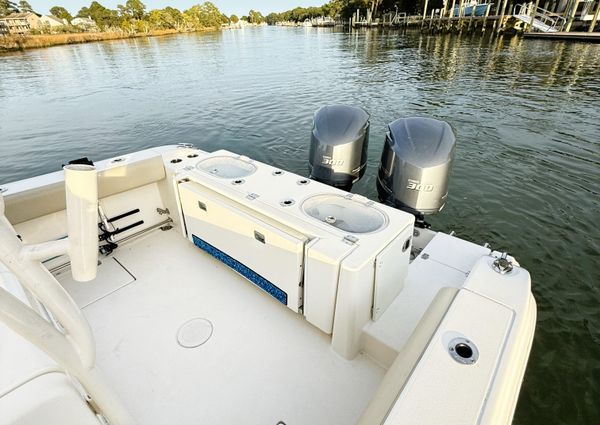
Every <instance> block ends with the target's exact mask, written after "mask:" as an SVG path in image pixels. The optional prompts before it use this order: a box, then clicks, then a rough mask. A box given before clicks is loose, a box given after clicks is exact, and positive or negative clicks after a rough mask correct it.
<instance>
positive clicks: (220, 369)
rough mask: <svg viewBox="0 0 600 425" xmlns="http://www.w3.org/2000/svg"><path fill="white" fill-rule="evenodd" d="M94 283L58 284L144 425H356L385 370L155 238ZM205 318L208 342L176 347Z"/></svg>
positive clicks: (173, 240) (190, 252)
mask: <svg viewBox="0 0 600 425" xmlns="http://www.w3.org/2000/svg"><path fill="white" fill-rule="evenodd" d="M102 262H103V264H102V265H101V266H100V267H99V271H98V277H97V279H96V280H95V281H93V282H91V283H75V282H73V281H72V280H70V274H69V273H68V272H65V273H63V274H61V275H60V276H58V278H59V280H60V281H61V283H63V284H64V285H65V287H66V288H67V289H68V290H69V291H70V292H71V293H72V295H73V297H74V299H75V300H76V301H77V302H78V304H79V305H80V306H82V307H83V312H84V314H85V316H86V317H87V319H88V320H89V322H90V324H91V326H92V329H93V331H94V335H95V338H96V346H97V363H98V365H99V367H100V368H101V369H102V371H103V372H104V373H105V375H106V376H107V379H108V381H109V383H110V384H112V386H113V388H115V391H116V392H117V393H118V395H119V396H120V397H121V398H122V399H123V401H124V403H125V405H126V406H128V408H129V409H130V411H131V413H132V414H133V416H134V418H135V419H136V420H137V421H138V423H140V424H144V425H152V424H160V425H164V424H170V423H172V424H178V425H185V424H194V425H195V424H236V425H237V424H241V423H243V424H248V425H250V424H261V425H265V424H267V425H268V424H273V425H275V424H277V423H278V421H283V422H284V423H286V424H288V425H299V424H314V425H316V424H327V425H330V424H340V425H342V424H352V423H354V422H356V420H357V418H358V417H359V416H360V414H361V412H362V411H363V409H364V408H365V407H366V405H367V404H368V402H369V400H370V397H371V395H372V394H373V392H374V391H375V389H376V387H377V386H378V384H379V382H380V381H381V379H382V377H383V375H384V373H385V371H384V369H383V368H381V367H379V366H378V365H376V364H375V363H374V362H373V361H372V360H371V359H370V358H368V357H366V356H363V355H359V356H358V357H357V358H356V359H354V360H353V361H347V360H345V359H343V358H341V357H340V356H338V355H337V354H335V353H334V352H333V351H332V349H331V347H330V338H329V337H328V336H327V335H325V334H323V333H321V332H320V331H319V330H317V329H316V328H315V327H313V326H311V325H310V324H309V323H307V322H306V321H305V320H304V319H302V317H301V316H300V315H297V314H295V313H293V312H292V311H290V310H289V309H287V308H285V307H284V306H283V305H281V304H280V303H279V302H278V301H276V300H274V299H272V298H271V297H269V296H268V295H266V294H265V293H264V292H262V291H261V290H260V289H258V288H256V287H254V286H253V285H252V284H251V283H249V282H248V281H246V280H245V279H243V278H242V277H240V276H239V275H238V274H236V273H235V272H233V271H232V270H230V269H228V268H227V267H225V266H224V265H222V264H221V263H219V262H218V261H216V260H215V259H213V258H212V257H210V256H208V255H207V254H205V253H203V252H202V251H200V250H199V249H197V248H196V247H194V245H192V244H191V243H190V242H189V241H187V240H185V239H184V238H183V237H182V236H181V235H180V234H178V233H177V232H176V231H174V230H171V231H167V232H162V231H155V232H153V233H151V234H149V235H147V236H145V237H143V238H141V239H139V240H137V241H135V242H131V243H129V244H127V245H123V246H122V247H120V248H119V249H118V250H117V251H115V253H114V254H113V255H112V256H111V257H106V258H104V259H103V260H102ZM193 318H205V319H208V320H210V322H211V323H212V325H213V333H212V336H211V337H210V339H209V340H208V341H207V342H206V343H205V344H203V345H201V346H199V347H197V348H191V349H188V348H183V347H182V346H180V345H179V344H178V342H177V337H176V335H177V331H178V329H179V327H180V326H181V325H183V324H184V323H185V322H187V321H189V320H190V319H193Z"/></svg>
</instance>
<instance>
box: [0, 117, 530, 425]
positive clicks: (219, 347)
mask: <svg viewBox="0 0 600 425" xmlns="http://www.w3.org/2000/svg"><path fill="white" fill-rule="evenodd" d="M369 130H370V122H369V116H368V114H367V113H366V112H364V111H362V110H361V109H359V108H351V107H344V106H332V107H325V108H322V109H321V110H319V111H318V112H317V113H316V114H315V117H314V127H313V132H312V141H311V149H310V161H309V163H310V164H309V167H310V177H311V178H307V177H304V176H301V175H297V174H294V173H291V172H288V171H286V170H284V169H282V168H280V167H275V166H272V165H269V164H265V163H261V162H259V161H256V160H253V159H251V158H248V157H246V156H243V155H238V154H236V153H233V152H228V151H225V150H218V151H215V152H206V151H203V150H200V149H197V148H194V147H193V146H190V145H180V146H175V145H169V146H162V147H157V148H152V149H147V150H143V151H139V152H132V153H130V154H127V155H122V156H118V157H114V158H109V159H105V160H101V161H95V162H92V161H90V160H88V159H87V158H82V159H78V160H74V161H71V162H70V163H69V164H68V165H66V166H65V168H64V170H63V171H57V172H54V173H50V174H46V175H42V176H38V177H33V178H30V179H26V180H22V181H18V182H14V183H10V184H6V185H3V187H2V194H1V195H0V261H1V262H2V263H3V265H0V267H1V269H0V321H1V322H3V323H4V324H5V325H6V326H3V327H2V328H0V347H2V350H3V362H2V363H1V364H0V368H1V370H0V411H2V412H3V414H2V415H1V416H0V424H2V425H8V424H11V425H14V424H17V423H19V424H21V423H42V422H43V423H45V424H77V425H88V424H89V425H92V424H94V425H96V424H102V423H109V424H115V425H117V424H134V423H137V424H149V425H152V424H165V423H177V424H197V423H219V424H234V423H235V424H237V423H245V424H265V423H272V424H297V423H311V424H352V423H358V424H361V425H373V424H388V425H391V424H400V423H402V424H446V425H452V424H461V425H464V424H492V423H493V424H507V423H510V422H511V420H512V416H513V413H514V409H515V406H516V402H517V397H518V393H519V389H520V385H521V381H522V378H523V375H524V372H525V367H526V363H527V359H528V356H529V351H530V348H531V342H532V338H533V335H534V327H535V317H536V307H535V300H534V298H533V296H532V294H531V281H530V276H529V274H528V272H527V271H526V270H525V269H524V268H521V267H520V266H519V264H518V262H517V260H516V259H514V258H513V257H511V256H509V255H508V254H507V253H504V252H498V251H494V250H493V249H491V248H490V247H488V246H487V245H479V244H475V243H472V242H469V241H466V240H463V239H460V238H458V237H456V236H454V235H451V234H446V233H442V232H436V231H434V230H432V229H431V228H430V226H429V225H428V224H427V222H426V220H425V219H426V216H427V215H429V214H433V213H436V212H439V211H441V210H442V208H443V206H444V205H445V202H446V198H447V194H448V175H449V172H450V169H451V166H452V162H453V159H454V149H455V139H454V134H453V132H452V129H451V128H450V126H449V125H448V124H446V123H443V122H441V121H437V120H433V119H424V118H407V119H401V120H397V121H395V122H393V123H391V124H390V125H389V131H388V133H387V135H386V138H385V144H384V150H383V153H382V158H381V163H380V166H379V172H378V188H379V194H380V201H381V202H375V201H373V200H369V199H367V198H365V197H362V196H360V195H357V194H353V193H351V192H350V190H351V188H352V185H353V184H354V183H356V182H357V181H358V180H359V179H360V178H361V177H362V176H363V174H364V172H365V167H366V163H367V161H366V152H367V149H366V147H367V146H368V141H369ZM5 347H8V348H5Z"/></svg>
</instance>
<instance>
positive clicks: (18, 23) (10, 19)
mask: <svg viewBox="0 0 600 425" xmlns="http://www.w3.org/2000/svg"><path fill="white" fill-rule="evenodd" d="M0 22H1V23H0V25H3V26H4V27H6V28H8V33H9V34H26V33H28V32H29V31H30V30H32V29H35V28H38V27H39V26H41V25H42V22H41V20H40V18H39V17H38V15H36V14H35V13H32V12H24V13H13V14H11V15H8V16H6V17H4V18H2V19H0Z"/></svg>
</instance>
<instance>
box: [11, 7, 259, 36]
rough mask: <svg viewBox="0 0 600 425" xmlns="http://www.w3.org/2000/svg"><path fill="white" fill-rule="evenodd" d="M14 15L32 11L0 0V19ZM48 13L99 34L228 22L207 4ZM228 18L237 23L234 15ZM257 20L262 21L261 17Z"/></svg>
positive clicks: (204, 26) (61, 9)
mask: <svg viewBox="0 0 600 425" xmlns="http://www.w3.org/2000/svg"><path fill="white" fill-rule="evenodd" d="M15 12H33V9H32V8H31V6H30V5H29V3H27V1H25V0H21V1H20V2H19V4H15V3H14V2H13V1H12V0H0V17H3V16H7V15H10V14H11V13H15ZM251 12H254V11H251ZM50 13H51V14H52V15H53V16H55V17H57V18H59V19H61V20H66V21H67V22H71V21H72V20H73V19H74V18H90V19H92V20H93V21H94V22H95V23H96V25H97V26H98V28H99V29H100V30H101V31H110V30H122V31H126V32H132V33H133V32H148V31H149V30H161V29H174V30H178V31H194V30H201V29H207V28H219V27H220V26H221V24H223V23H229V22H230V21H231V19H230V18H229V17H227V16H225V15H224V14H223V13H221V11H220V10H219V9H218V8H217V6H215V5H214V4H213V3H211V2H208V1H207V2H204V3H202V4H197V5H194V6H192V7H190V8H189V9H187V10H184V11H180V10H178V9H176V8H174V7H165V8H164V9H152V10H150V11H147V10H146V5H145V4H144V3H142V1H141V0H127V1H126V2H125V4H120V5H118V6H117V8H116V9H109V8H107V7H105V6H103V5H102V4H101V3H99V2H98V1H92V2H91V4H90V5H89V6H85V7H82V8H81V9H80V10H79V11H78V12H77V13H76V14H75V15H72V14H71V13H70V12H69V11H68V10H67V9H66V8H65V7H62V6H54V7H52V8H51V9H50ZM259 15H260V14H259ZM231 18H235V20H236V21H237V20H238V19H237V17H235V16H232V17H231ZM255 19H257V18H256V17H255ZM260 19H263V18H262V15H260Z"/></svg>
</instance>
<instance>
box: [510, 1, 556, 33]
mask: <svg viewBox="0 0 600 425" xmlns="http://www.w3.org/2000/svg"><path fill="white" fill-rule="evenodd" d="M533 8H534V6H533V3H521V4H517V5H516V6H515V7H514V9H513V14H514V15H515V16H517V17H519V19H521V20H522V21H524V22H526V23H528V24H529V25H531V26H532V27H533V28H535V29H538V30H540V31H543V32H551V31H561V30H562V29H563V27H564V26H565V24H566V23H567V21H566V19H565V18H563V17H562V16H550V14H551V13H552V12H550V11H548V10H546V9H543V8H541V7H537V8H536V9H535V12H534V10H533ZM532 12H534V13H532ZM536 21H537V23H536ZM536 24H537V27H536ZM544 28H545V29H544Z"/></svg>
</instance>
